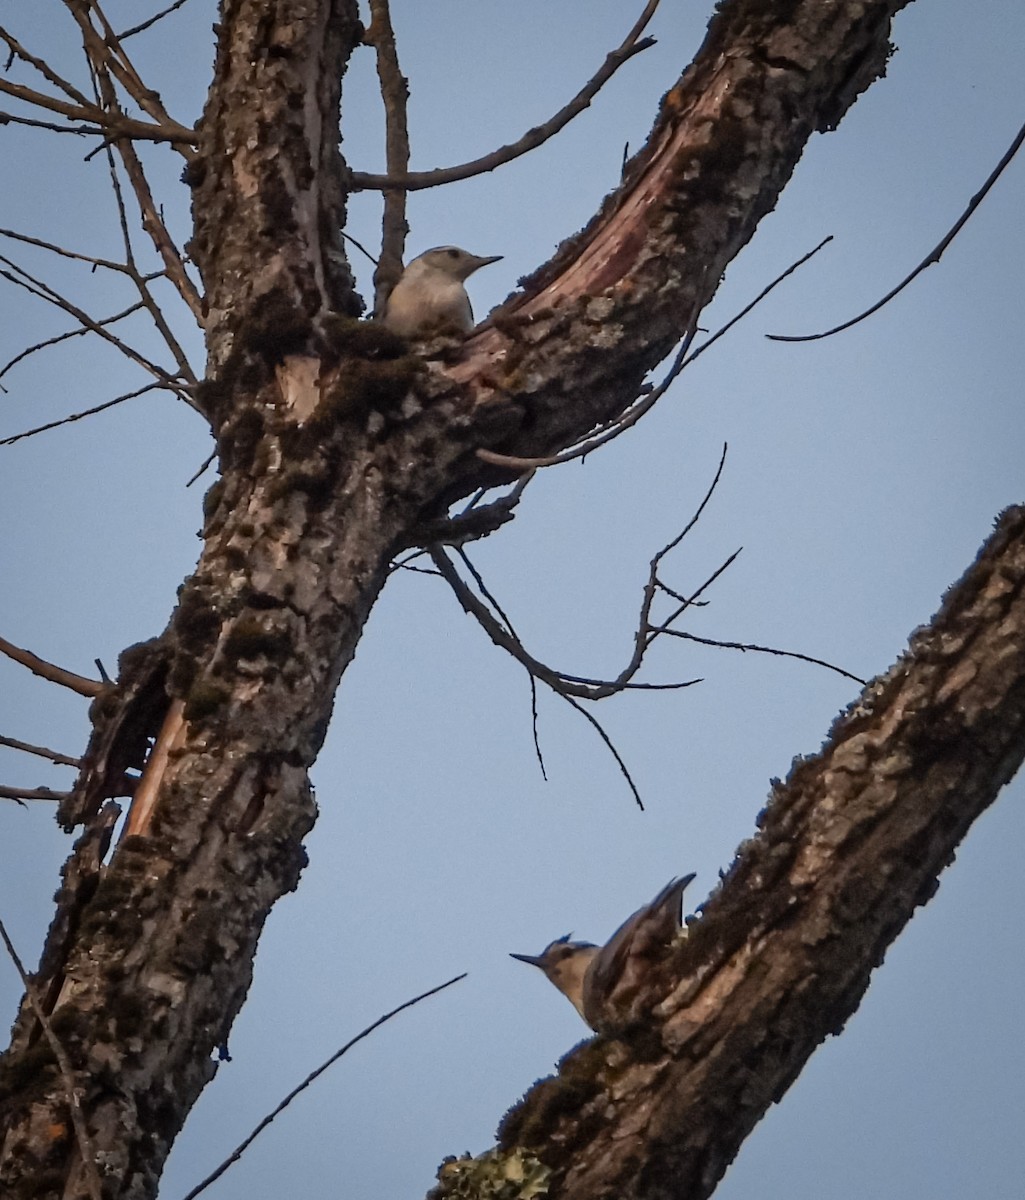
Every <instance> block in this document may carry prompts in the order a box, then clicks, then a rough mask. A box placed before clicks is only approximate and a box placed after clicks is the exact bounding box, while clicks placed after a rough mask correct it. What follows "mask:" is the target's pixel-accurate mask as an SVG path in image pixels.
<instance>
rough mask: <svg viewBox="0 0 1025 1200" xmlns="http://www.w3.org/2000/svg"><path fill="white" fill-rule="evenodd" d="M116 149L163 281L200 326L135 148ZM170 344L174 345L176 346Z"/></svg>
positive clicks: (194, 292) (199, 309)
mask: <svg viewBox="0 0 1025 1200" xmlns="http://www.w3.org/2000/svg"><path fill="white" fill-rule="evenodd" d="M117 149H118V153H119V154H120V155H121V161H122V163H123V164H124V168H125V174H126V175H127V176H128V180H129V183H130V184H131V185H132V191H133V192H134V193H135V198H136V200H137V201H138V204H139V212H140V215H141V217H142V227H143V229H144V230H145V232H146V233H148V234H149V237H150V240H151V241H152V242H153V245H154V247H155V248H156V251H157V253H158V254H159V255H160V258H161V260H162V261H163V264H164V270H165V272H166V274H167V278H168V279H169V280H170V281H171V283H172V284H173V285H174V287H175V289H176V290H177V292H178V294H179V295H180V296H181V298H182V299H183V300H184V301H185V303H186V304H187V305H188V308H189V311H190V312H191V313H192V315H193V317H194V318H195V319H196V323H197V324H199V325H200V326H202V323H203V298H202V297H201V296H200V294H199V290H198V289H197V287H196V285H195V284H194V283H193V282H192V279H191V278H190V277H189V273H188V271H187V270H186V269H185V259H184V257H183V255H182V253H181V251H180V250H179V249H178V247H177V246H176V245H175V243H174V239H173V238H172V237H171V235H170V234H169V233H168V231H167V226H166V225H165V224H164V222H163V221H162V220H161V219H160V214H159V212H158V211H157V206H156V203H155V201H154V199H153V193H152V192H151V190H150V186H149V181H148V180H147V179H146V173H145V171H144V170H143V167H142V161H141V160H140V158H139V156H138V154H137V153H136V152H135V147H134V146H133V145H132V144H131V142H126V141H124V140H123V139H122V140H120V141H118V143H117ZM147 307H148V306H147ZM155 308H156V312H157V313H159V312H160V307H159V305H155ZM156 321H157V317H156V315H154V323H156ZM158 327H159V326H158ZM161 334H162V335H163V336H164V340H165V341H167V342H168V345H171V339H170V336H169V333H167V334H165V333H164V330H163V329H161ZM174 344H175V345H177V343H174ZM179 356H181V358H183V359H184V354H183V353H182V351H181V350H180V348H179V350H178V352H177V353H176V354H175V358H176V359H178V358H179ZM189 372H190V375H191V368H189ZM190 382H192V383H195V382H196V379H195V376H194V375H192V376H191V379H190Z"/></svg>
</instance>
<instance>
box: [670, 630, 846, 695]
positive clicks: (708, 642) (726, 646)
mask: <svg viewBox="0 0 1025 1200" xmlns="http://www.w3.org/2000/svg"><path fill="white" fill-rule="evenodd" d="M663 632H664V633H665V634H666V636H667V637H675V638H682V639H683V640H684V641H688V642H697V643H698V644H699V645H701V646H714V647H715V648H717V649H720V650H751V651H754V652H756V653H758V654H774V655H777V656H778V657H780V658H796V659H797V660H798V661H800V662H806V663H811V664H812V666H815V667H825V668H826V670H827V671H835V672H836V674H837V675H842V676H843V677H844V679H851V680H853V681H854V682H855V683H860V684H861V685H862V687H864V686H865V684H866V683H867V682H868V680H867V679H862V678H860V676H858V675H852V674H851V672H850V671H845V670H844V669H843V667H838V666H836V664H835V663H831V662H826V660H825V659H824V658H814V657H813V656H812V655H810V654H798V653H797V651H795V650H776V649H774V648H773V647H772V646H756V645H754V644H753V643H751V642H723V641H720V640H719V639H718V638H706V637H698V635H697V634H695V633H687V632H685V631H684V630H682V629H666V630H664V631H663Z"/></svg>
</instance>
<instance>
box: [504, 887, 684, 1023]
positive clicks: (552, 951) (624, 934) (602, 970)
mask: <svg viewBox="0 0 1025 1200" xmlns="http://www.w3.org/2000/svg"><path fill="white" fill-rule="evenodd" d="M693 878H694V876H693V875H685V876H684V877H683V878H682V879H674V880H673V881H672V882H671V883H668V884H666V886H665V887H664V888H663V889H662V890H661V891H660V892H659V894H658V895H657V896H656V897H655V899H654V900H652V901H651V903H650V904H645V906H644V907H643V908H639V909H638V910H637V911H636V912H635V913H634V914H633V916H632V917H628V918H627V919H626V920H625V921H624V922H623V924H622V925H620V927H619V928H618V929H617V930H616V932H615V933H614V934H613V935H612V937H611V938H609V940H608V942H606V944H605V945H604V946H592V945H591V943H590V942H571V941H570V940H569V939H570V936H571V935H569V934H567V935H566V936H565V937H561V938H557V939H556V940H555V941H554V942H552V943H551V944H550V945H548V946H547V947H545V949H544V950H543V951H542V953H541V954H538V955H532V954H513V955H510V957H511V958H516V959H519V961H520V962H525V963H530V964H531V966H534V967H540V968H541V970H542V971H544V973H545V975H547V976H548V979H549V980H550V981H551V982H552V983H554V984H555V986H556V987H557V988H558V989H559V991H560V992H562V993H563V994H564V995H565V996H567V997H568V998H569V1000H570V1002H571V1003H572V1004H573V1007H574V1008H575V1009H576V1010H577V1012H578V1013H580V1015H581V1016H582V1017H583V1018H584V1020H585V1021H586V1022H587V1023H588V1025H590V1026H591V1028H592V1029H595V1030H598V1031H609V1030H614V1029H617V1028H621V1027H623V1026H624V1025H626V1024H629V1023H630V1020H631V1017H633V1016H634V1015H635V1014H634V1013H633V1011H632V1002H633V1001H634V1000H635V999H636V997H637V996H638V994H639V993H641V992H642V991H643V988H644V985H645V982H646V977H647V976H649V974H650V970H651V967H652V966H653V965H654V963H655V962H656V961H657V960H659V959H660V958H662V957H664V955H665V953H666V951H667V950H668V949H669V947H670V945H671V944H672V942H673V941H674V939H676V938H677V937H679V936H680V933H681V930H682V916H683V911H682V906H683V891H684V888H686V886H687V884H689V883H690V881H691V880H692V879H693Z"/></svg>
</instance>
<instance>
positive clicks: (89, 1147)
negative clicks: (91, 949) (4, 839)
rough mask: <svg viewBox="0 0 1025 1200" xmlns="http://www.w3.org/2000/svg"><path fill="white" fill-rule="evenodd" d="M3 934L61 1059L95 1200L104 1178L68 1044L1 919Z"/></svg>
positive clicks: (100, 1194)
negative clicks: (55, 1026)
mask: <svg viewBox="0 0 1025 1200" xmlns="http://www.w3.org/2000/svg"><path fill="white" fill-rule="evenodd" d="M0 938H2V939H3V943H4V946H5V947H6V949H7V953H8V955H9V956H10V959H11V962H12V963H14V967H15V970H16V971H17V972H18V975H19V976H20V977H21V982H22V986H23V987H24V988H25V995H26V996H27V997H28V1001H29V1004H31V1005H32V1010H33V1011H34V1012H35V1014H36V1020H37V1021H38V1022H39V1025H40V1027H41V1028H42V1031H43V1036H44V1037H45V1038H46V1041H47V1044H48V1045H49V1047H50V1049H51V1050H52V1051H53V1057H54V1058H55V1059H56V1060H57V1069H58V1070H59V1071H60V1075H61V1081H62V1082H63V1084H64V1090H65V1091H66V1092H67V1096H68V1108H69V1110H70V1112H71V1125H72V1127H73V1129H74V1131H75V1140H76V1141H77V1142H78V1150H79V1153H80V1154H81V1156H82V1169H83V1172H84V1173H85V1178H86V1183H87V1186H88V1188H89V1194H90V1196H91V1197H92V1200H103V1184H102V1183H101V1181H100V1173H99V1169H98V1167H97V1166H96V1151H95V1149H94V1148H93V1143H92V1138H91V1137H90V1136H89V1130H88V1128H87V1127H86V1123H85V1114H84V1113H83V1112H82V1105H81V1101H80V1098H79V1094H78V1087H77V1086H76V1084H75V1073H74V1071H73V1070H72V1069H71V1063H70V1061H69V1059H68V1056H67V1054H66V1053H65V1051H64V1047H63V1046H62V1045H61V1043H60V1041H59V1039H58V1038H57V1035H56V1034H55V1033H54V1032H53V1026H52V1025H51V1024H50V1019H49V1017H48V1016H47V1015H46V1012H45V1011H44V1009H43V1005H42V1003H41V1001H40V999H39V996H38V994H37V992H36V986H35V984H34V983H33V982H32V980H31V979H30V978H29V975H28V972H27V971H26V970H25V968H24V966H23V965H22V962H21V959H20V958H19V957H18V952H17V951H16V950H15V948H14V944H13V943H12V942H11V939H10V937H8V934H7V929H6V927H5V925H4V923H3V921H0ZM70 1190H71V1189H70V1188H69V1191H70Z"/></svg>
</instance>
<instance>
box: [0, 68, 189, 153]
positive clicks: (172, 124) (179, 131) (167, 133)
mask: <svg viewBox="0 0 1025 1200" xmlns="http://www.w3.org/2000/svg"><path fill="white" fill-rule="evenodd" d="M0 95H7V96H13V97H14V99H16V100H21V101H23V102H24V103H25V104H31V105H34V106H35V107H36V108H41V109H43V110H45V111H46V112H54V113H58V114H59V115H60V116H62V117H66V118H67V119H68V120H69V121H88V122H90V123H91V124H93V125H96V126H98V127H99V129H100V130H102V131H103V134H104V135H105V136H106V137H130V138H135V139H136V140H141V141H150V142H171V143H172V144H173V145H174V146H175V147H176V148H178V149H179V150H181V148H182V147H188V146H192V145H195V144H197V143H198V141H199V134H197V133H196V131H195V130H194V129H189V128H187V127H186V126H184V125H179V124H178V122H177V121H171V120H168V121H165V122H162V123H160V124H150V123H149V122H148V121H137V120H135V119H134V118H133V117H127V116H125V115H124V114H123V113H119V114H117V115H116V116H114V115H108V114H105V113H103V112H101V111H100V110H99V109H97V108H92V107H87V106H84V105H78V104H69V103H67V102H66V101H64V100H58V99H56V97H54V96H47V95H46V94H45V93H43V92H37V91H36V90H35V89H34V88H29V87H25V86H24V85H23V84H20V83H12V82H11V81H10V80H9V79H0ZM7 119H8V120H12V121H19V118H17V117H14V116H10V117H8V118H7ZM19 123H21V124H27V123H28V122H27V121H25V120H20V121H19ZM52 128H54V129H55V130H57V131H60V127H59V126H52ZM69 132H76V133H77V132H79V131H78V130H74V131H69Z"/></svg>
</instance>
